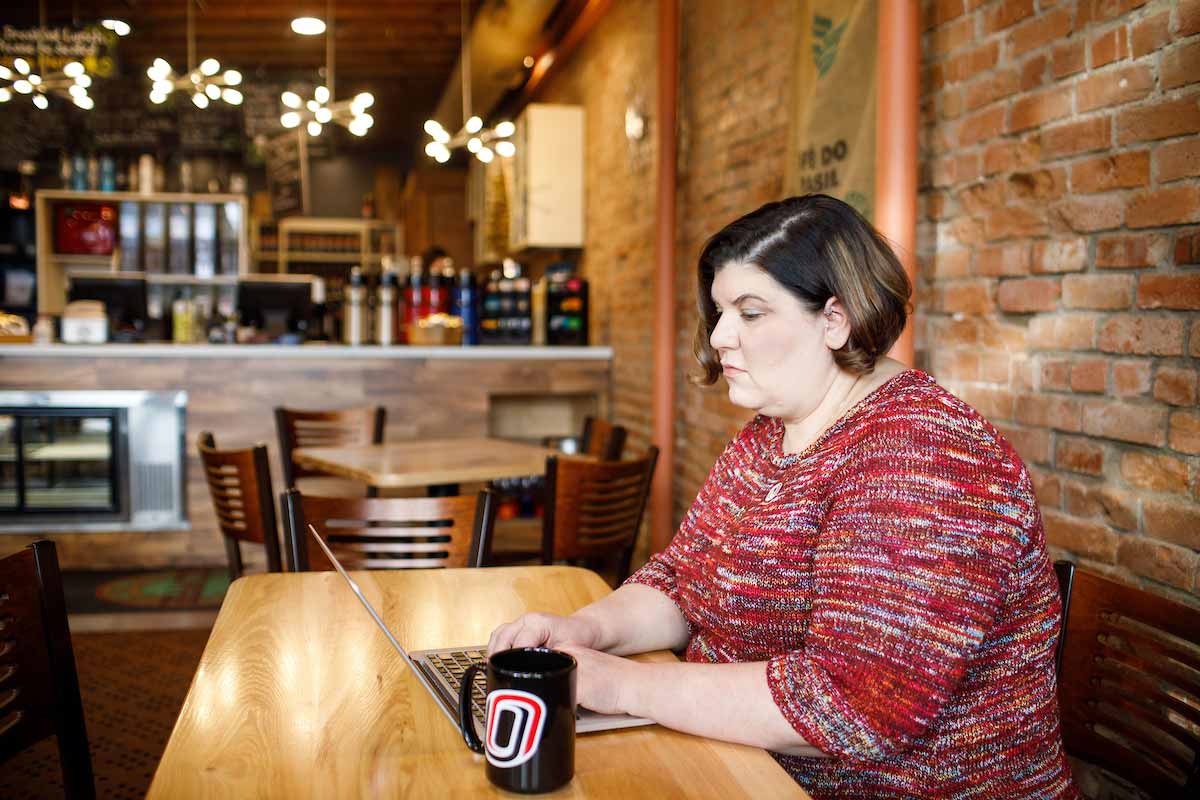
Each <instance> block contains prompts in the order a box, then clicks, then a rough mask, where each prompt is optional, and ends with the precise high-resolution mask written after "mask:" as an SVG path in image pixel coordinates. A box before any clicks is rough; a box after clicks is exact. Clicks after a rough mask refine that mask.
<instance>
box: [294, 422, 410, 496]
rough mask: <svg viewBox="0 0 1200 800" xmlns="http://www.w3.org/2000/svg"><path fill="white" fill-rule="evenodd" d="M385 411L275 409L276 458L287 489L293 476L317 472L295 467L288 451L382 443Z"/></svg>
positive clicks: (295, 477)
mask: <svg viewBox="0 0 1200 800" xmlns="http://www.w3.org/2000/svg"><path fill="white" fill-rule="evenodd" d="M386 422H387V411H386V410H385V409H384V408H383V406H374V407H369V408H344V409H340V410H338V411H300V410H298V409H294V408H284V407H283V406H278V407H276V408H275V430H276V431H277V432H278V434H279V457H280V460H281V461H282V462H283V479H284V482H285V483H286V485H287V487H288V488H289V489H290V488H292V487H294V486H295V485H296V479H297V478H304V477H307V476H309V475H319V474H320V473H319V472H316V471H314V470H309V469H304V468H303V467H300V466H297V465H296V463H295V462H294V461H293V460H292V452H293V451H294V450H296V449H297V448H300V447H340V446H344V445H357V444H382V443H383V428H384V425H385V424H386Z"/></svg>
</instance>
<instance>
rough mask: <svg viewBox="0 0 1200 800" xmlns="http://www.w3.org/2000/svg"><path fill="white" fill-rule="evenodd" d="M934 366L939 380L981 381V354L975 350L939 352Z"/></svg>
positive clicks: (934, 356)
mask: <svg viewBox="0 0 1200 800" xmlns="http://www.w3.org/2000/svg"><path fill="white" fill-rule="evenodd" d="M933 366H934V374H935V375H936V376H937V378H938V380H950V381H977V380H979V353H977V352H975V351H973V350H938V351H937V352H935V353H933Z"/></svg>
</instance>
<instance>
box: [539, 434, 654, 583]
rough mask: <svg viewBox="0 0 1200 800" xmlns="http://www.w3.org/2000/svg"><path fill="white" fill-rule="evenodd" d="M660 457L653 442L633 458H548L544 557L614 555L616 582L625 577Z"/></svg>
mask: <svg viewBox="0 0 1200 800" xmlns="http://www.w3.org/2000/svg"><path fill="white" fill-rule="evenodd" d="M657 462H658V448H657V447H654V446H653V445H651V446H650V448H649V449H648V450H647V451H646V453H645V455H643V456H642V457H641V458H638V459H634V460H632V461H591V460H588V459H581V458H572V457H570V456H562V457H559V456H551V457H549V458H547V459H546V511H545V517H544V518H543V519H542V563H543V564H553V563H554V562H555V561H567V562H569V563H584V564H591V565H595V564H598V563H600V562H604V561H607V560H609V559H613V558H615V559H616V566H617V569H616V583H617V584H620V583H621V582H622V581H624V580H625V578H627V577H628V576H629V563H630V560H631V559H632V558H633V548H634V544H635V543H636V542H637V535H638V529H639V528H640V527H641V524H642V515H643V514H644V512H645V510H646V499H647V498H648V497H649V494H650V481H651V480H652V479H653V477H654V465H655V464H656V463H657Z"/></svg>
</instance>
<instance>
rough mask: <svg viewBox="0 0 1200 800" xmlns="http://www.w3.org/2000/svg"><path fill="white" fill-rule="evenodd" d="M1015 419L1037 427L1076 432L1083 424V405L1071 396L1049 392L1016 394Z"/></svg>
mask: <svg viewBox="0 0 1200 800" xmlns="http://www.w3.org/2000/svg"><path fill="white" fill-rule="evenodd" d="M1016 411H1017V415H1016V416H1017V421H1018V422H1021V423H1022V424H1024V425H1035V426H1037V427H1039V428H1056V429H1057V430H1060V431H1073V432H1078V431H1079V430H1081V429H1082V426H1083V416H1082V415H1083V407H1082V406H1081V405H1080V403H1079V401H1078V400H1076V399H1075V398H1073V397H1064V396H1062V395H1051V394H1020V395H1017V409H1016Z"/></svg>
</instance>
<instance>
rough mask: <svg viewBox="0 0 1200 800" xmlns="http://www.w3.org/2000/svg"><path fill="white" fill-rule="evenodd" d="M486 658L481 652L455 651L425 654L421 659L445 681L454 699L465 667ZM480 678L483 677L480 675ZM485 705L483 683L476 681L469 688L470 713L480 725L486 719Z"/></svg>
mask: <svg viewBox="0 0 1200 800" xmlns="http://www.w3.org/2000/svg"><path fill="white" fill-rule="evenodd" d="M486 657H487V653H485V652H484V651H483V650H457V651H454V652H449V653H426V654H425V655H424V656H423V658H424V659H425V660H426V661H427V662H429V665H430V666H431V667H433V668H434V669H435V670H437V672H438V673H439V674H440V675H441V676H442V677H443V678H445V679H446V682H447V683H449V684H450V686H451V688H452V689H453V690H454V695H455V697H457V696H458V693H459V690H460V687H461V686H462V677H463V673H464V672H466V671H467V667H469V666H471V665H472V664H479V663H482V662H483V661H484V659H485V658H486ZM480 677H483V676H482V675H480ZM486 704H487V693H486V692H485V691H484V690H483V681H481V680H476V681H475V685H474V686H472V687H471V712H472V713H473V714H474V716H475V720H476V721H477V722H478V723H479V724H480V725H483V724H484V720H485V719H486V717H487V711H485V708H486Z"/></svg>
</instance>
